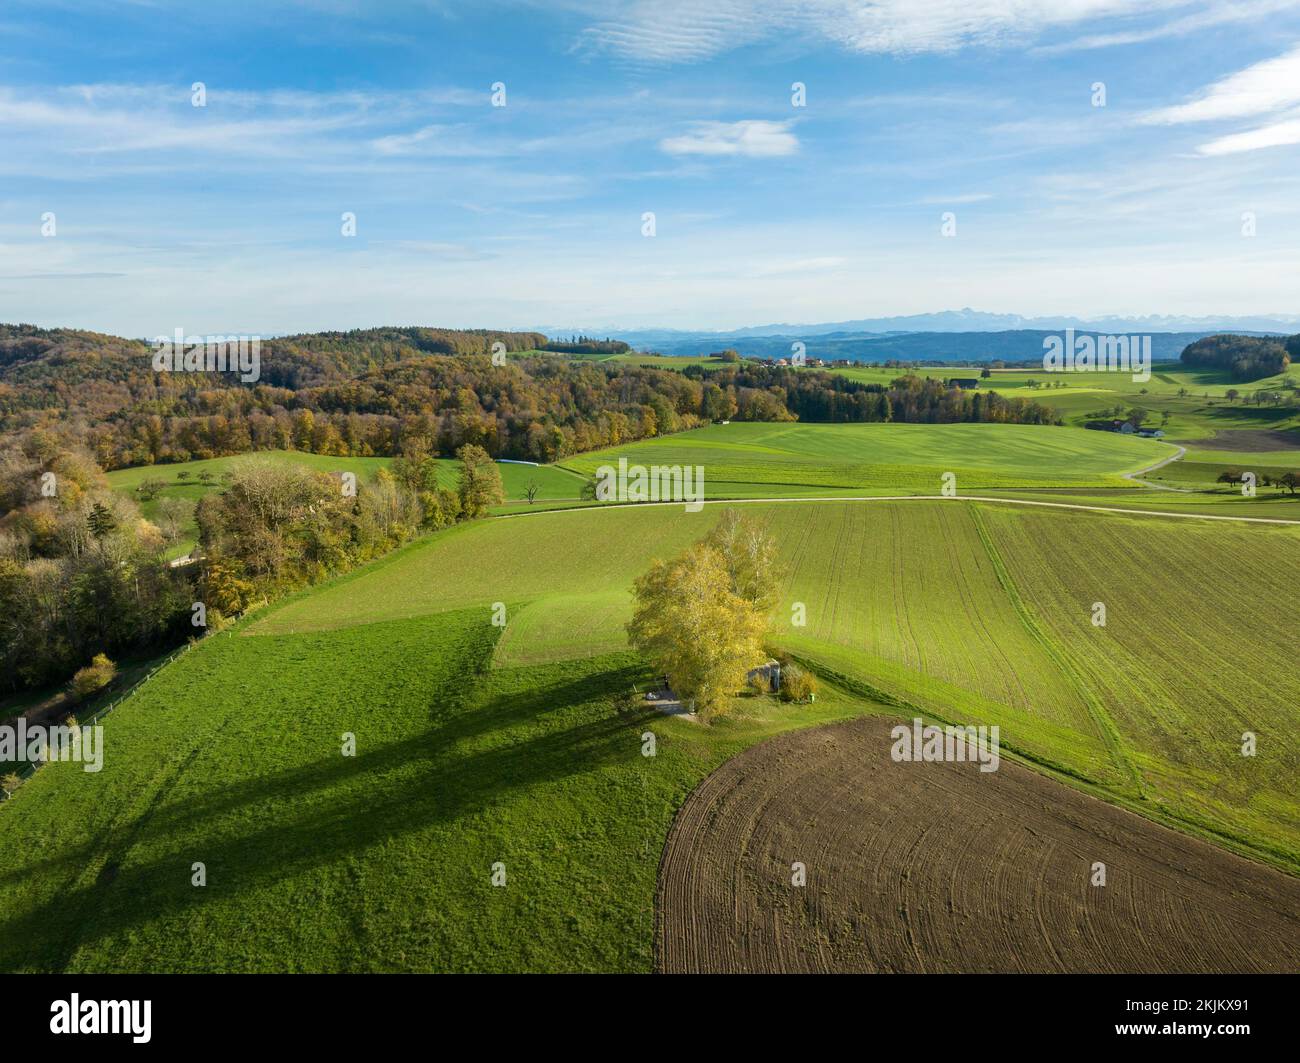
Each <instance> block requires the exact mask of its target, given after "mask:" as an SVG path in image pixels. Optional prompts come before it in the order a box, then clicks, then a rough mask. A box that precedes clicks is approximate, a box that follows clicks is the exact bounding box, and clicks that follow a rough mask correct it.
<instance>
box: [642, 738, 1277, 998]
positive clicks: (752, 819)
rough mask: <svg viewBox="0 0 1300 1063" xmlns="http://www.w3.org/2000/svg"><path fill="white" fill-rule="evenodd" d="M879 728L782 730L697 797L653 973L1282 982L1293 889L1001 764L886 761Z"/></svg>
mask: <svg viewBox="0 0 1300 1063" xmlns="http://www.w3.org/2000/svg"><path fill="white" fill-rule="evenodd" d="M898 722H900V721H896V720H881V719H864V720H855V721H852V722H850V723H845V724H836V725H834V726H830V727H821V728H815V729H812V730H808V731H800V732H796V733H793V734H788V735H782V736H780V737H778V738H774V739H772V740H770V741H767V742H764V743H762V744H761V745H758V746H755V747H754V748H753V749H750V750H748V751H746V752H745V753H742V754H741V755H740V756H737V757H735V758H734V759H732V760H730V761H728V762H727V763H726V764H724V765H723V766H722V767H721V768H719V769H718V770H717V771H715V772H714V773H713V774H712V775H710V776H709V777H708V778H707V779H706V780H705V781H704V782H703V783H702V784H701V785H700V787H699V789H698V790H696V792H695V793H694V794H692V795H691V797H690V798H689V799H688V800H687V802H686V804H685V805H684V806H683V807H682V809H681V811H680V812H679V813H678V816H677V819H676V821H675V822H674V823H673V827H672V830H671V832H670V833H669V836H668V842H667V845H666V847H665V849H664V855H663V860H662V862H661V864H660V868H659V888H658V896H657V898H656V902H657V903H656V909H657V926H656V943H655V944H656V952H657V960H658V966H659V968H660V969H661V970H665V971H670V972H681V971H730V972H734V971H749V972H774V971H781V972H799V971H809V972H815V971H868V972H891V971H892V972H904V971H930V972H936V971H948V972H954V971H956V972H961V971H1006V972H1016V971H1032V972H1052V971H1073V972H1160V973H1164V972H1191V973H1195V972H1207V971H1209V972H1220V971H1222V972H1230V971H1231V972H1236V971H1290V972H1294V971H1298V970H1300V879H1296V878H1293V877H1291V876H1289V875H1286V874H1283V873H1282V872H1280V871H1274V870H1272V869H1271V868H1267V867H1264V866H1263V865H1260V864H1256V863H1254V862H1252V861H1249V860H1246V859H1243V858H1241V857H1238V856H1235V855H1233V854H1232V853H1229V852H1227V851H1225V850H1222V849H1220V848H1218V847H1216V846H1214V845H1211V844H1210V843H1208V842H1204V841H1201V840H1199V839H1197V838H1192V837H1188V836H1185V835H1182V834H1180V833H1178V832H1176V831H1173V830H1169V829H1167V828H1164V827H1161V826H1159V825H1158V824H1155V823H1151V822H1149V821H1148V820H1145V819H1143V818H1141V817H1140V816H1137V815H1134V814H1132V813H1130V812H1126V811H1124V810H1122V809H1118V808H1115V807H1113V806H1111V805H1108V804H1105V803H1104V802H1101V801H1098V800H1095V799H1093V798H1091V797H1088V796H1087V795H1085V794H1082V793H1079V792H1077V791H1075V790H1072V789H1070V788H1069V787H1067V786H1065V785H1064V784H1062V783H1058V782H1055V781H1053V780H1052V779H1049V778H1046V777H1045V776H1041V775H1038V774H1037V773H1035V772H1032V771H1030V770H1028V769H1027V768H1023V767H1021V766H1019V765H1017V764H1013V763H1011V762H1010V761H1009V760H1006V759H1003V760H1002V762H1001V765H1000V767H999V769H998V770H997V771H996V772H988V773H981V772H980V771H979V770H978V768H977V766H976V765H973V764H969V763H966V764H954V763H947V764H944V763H895V762H894V761H893V760H892V759H891V758H890V755H889V750H890V744H891V739H890V734H889V731H890V728H891V727H892V726H893V725H894V724H896V723H898ZM795 861H799V862H802V863H803V864H804V865H805V866H806V868H807V884H806V885H805V886H803V887H796V886H794V885H792V884H791V876H792V871H791V865H792V864H793V863H794V862H795ZM1097 861H1100V862H1102V863H1104V864H1105V865H1106V885H1105V886H1093V885H1091V884H1090V876H1091V874H1092V865H1093V863H1094V862H1097Z"/></svg>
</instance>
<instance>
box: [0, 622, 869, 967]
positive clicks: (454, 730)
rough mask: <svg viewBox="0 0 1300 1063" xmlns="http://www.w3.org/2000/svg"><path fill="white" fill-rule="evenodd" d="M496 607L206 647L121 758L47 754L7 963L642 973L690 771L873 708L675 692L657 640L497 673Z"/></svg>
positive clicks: (9, 896)
mask: <svg viewBox="0 0 1300 1063" xmlns="http://www.w3.org/2000/svg"><path fill="white" fill-rule="evenodd" d="M498 630H499V629H496V628H493V627H492V626H491V625H490V624H489V623H487V622H486V613H485V611H484V610H473V611H469V612H459V613H449V614H441V615H437V616H430V617H423V618H420V619H417V620H406V621H393V622H387V623H381V624H375V625H369V626H363V627H353V628H347V629H342V630H338V631H333V632H327V633H319V634H314V635H307V636H291V637H290V636H280V637H263V638H252V639H248V638H240V637H238V636H237V635H236V636H233V637H231V636H226V635H220V636H216V637H214V638H211V639H208V640H206V641H205V642H204V643H202V644H200V645H199V646H198V647H197V648H196V649H194V650H192V651H191V652H190V653H189V654H187V655H185V656H184V657H183V658H182V659H181V660H180V661H179V662H178V663H177V664H176V665H174V666H172V667H171V668H169V669H168V670H167V671H166V672H164V673H162V674H160V676H159V677H158V678H156V679H155V680H154V682H153V683H151V684H150V685H149V686H148V687H146V688H144V689H143V690H142V691H141V692H140V694H139V695H137V697H136V698H135V699H133V702H132V703H131V704H129V705H127V706H124V707H123V708H121V709H119V710H118V712H117V713H116V714H114V716H113V717H112V718H111V720H110V723H109V725H108V736H107V740H108V747H107V752H106V765H105V768H104V770H103V772H101V773H100V774H98V775H90V774H86V773H83V772H80V771H78V770H77V769H76V767H75V766H70V765H52V766H49V767H46V768H44V769H42V771H41V772H39V773H38V775H37V777H36V779H34V780H33V781H32V782H30V783H28V784H27V786H26V787H24V788H23V790H22V791H20V793H19V794H18V796H17V797H16V798H15V799H14V800H13V801H12V802H9V803H8V804H7V805H6V806H5V807H4V808H3V809H2V810H0V820H3V834H2V835H0V912H2V913H3V915H0V927H2V928H3V933H0V969H4V970H15V969H19V970H74V971H77V970H152V971H199V970H213V969H217V970H229V971H256V970H407V971H410V970H519V969H525V970H640V971H645V970H648V969H649V968H650V966H651V963H652V955H651V947H652V918H653V915H652V912H653V896H654V884H655V875H656V870H657V867H658V861H659V853H660V849H661V848H662V844H663V839H664V837H665V836H666V834H667V830H668V826H669V822H670V820H671V817H672V814H673V812H674V811H675V809H676V808H677V806H678V805H679V804H680V803H681V801H682V800H684V799H685V797H686V795H687V794H688V793H689V792H690V790H691V789H692V788H693V787H694V786H695V785H696V784H697V783H698V781H699V780H700V779H702V778H703V777H704V776H705V775H706V774H707V773H708V772H709V771H711V770H712V769H713V768H714V767H716V766H717V765H718V764H720V763H721V762H722V761H723V760H725V759H726V758H727V757H729V756H731V755H733V754H734V753H736V752H738V751H739V750H741V749H743V748H745V747H746V746H748V745H750V744H752V743H753V742H755V741H758V740H760V739H761V738H764V737H766V736H768V735H771V734H775V733H778V732H780V731H782V730H785V729H788V728H790V727H791V726H806V725H809V724H813V723H817V722H825V721H830V720H835V719H843V718H845V717H846V716H849V715H853V714H856V713H859V712H861V711H862V704H861V702H860V701H858V700H856V699H853V698H847V697H842V696H838V697H837V696H835V695H834V694H832V696H830V697H824V698H821V699H819V701H818V703H817V704H816V705H814V706H807V707H804V708H801V709H798V710H790V709H788V708H784V707H778V706H777V704H776V703H775V702H773V701H772V700H771V699H744V700H742V701H741V702H740V704H741V705H742V707H743V709H744V711H748V712H749V713H750V714H751V715H749V716H748V718H738V719H735V720H731V721H726V722H724V723H721V724H719V725H718V726H716V727H711V728H705V727H701V726H700V725H698V724H695V723H691V722H688V721H684V720H674V719H668V718H663V717H660V716H658V715H653V716H650V715H647V714H646V713H645V712H644V710H643V709H641V708H639V707H637V708H631V707H630V706H631V705H633V704H635V703H634V702H633V701H632V699H630V698H629V694H628V692H629V690H630V688H631V686H632V684H633V683H635V682H638V681H639V682H640V683H641V684H642V688H643V689H644V683H645V679H646V676H645V674H644V670H643V668H642V666H641V665H640V664H639V663H638V662H637V660H636V659H635V658H634V657H632V656H630V655H628V654H626V653H624V654H619V655H613V656H604V657H600V658H596V659H592V660H588V661H584V662H569V663H566V664H557V665H551V666H549V667H546V666H543V667H536V666H534V667H528V668H501V669H495V670H489V669H488V664H489V660H490V657H491V653H492V646H493V638H494V636H495V634H496V633H497V632H498ZM323 661H329V662H330V666H329V667H322V664H321V662H323ZM647 729H651V730H653V732H654V733H655V734H656V735H657V737H658V749H657V755H656V756H655V757H654V758H646V757H643V756H642V755H641V746H642V738H641V736H642V734H643V733H644V732H645V731H646V730H647ZM345 732H352V733H354V734H355V735H356V740H357V756H356V757H355V758H345V757H343V756H342V755H341V754H340V741H341V736H342V735H343V734H344V733H345ZM195 861H202V862H203V863H204V864H205V865H206V868H207V885H206V886H203V887H196V886H193V885H191V874H192V872H191V867H192V865H193V863H194V862H195ZM497 861H500V862H502V863H504V864H505V869H506V874H507V882H506V885H505V887H502V888H495V887H493V886H492V885H491V884H490V876H491V874H492V867H493V864H494V863H496V862H497Z"/></svg>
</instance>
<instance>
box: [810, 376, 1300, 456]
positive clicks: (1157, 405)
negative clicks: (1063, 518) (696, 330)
mask: <svg viewBox="0 0 1300 1063" xmlns="http://www.w3.org/2000/svg"><path fill="white" fill-rule="evenodd" d="M829 371H830V372H833V373H836V374H838V375H840V376H845V377H848V378H849V379H851V380H857V381H861V382H863V383H868V384H882V385H888V384H889V382H890V381H892V380H894V379H896V378H897V377H899V376H900V375H902V373H903V372H905V370H902V369H887V368H885V367H883V366H868V365H859V366H850V367H841V368H835V369H832V370H829ZM910 371H911V372H914V373H916V374H917V375H918V376H926V377H935V378H937V379H940V380H949V379H951V378H953V377H971V376H978V375H979V370H978V369H973V368H971V367H969V366H967V367H964V368H962V367H948V366H943V367H934V366H927V367H921V368H917V369H914V370H910ZM1288 382H1289V383H1290V384H1300V367H1298V366H1291V367H1290V368H1289V369H1288V370H1287V372H1286V373H1282V374H1279V375H1277V376H1273V377H1267V378H1265V379H1262V380H1256V381H1252V382H1250V383H1247V384H1243V383H1240V382H1238V381H1234V380H1232V379H1231V377H1230V376H1229V375H1228V374H1227V373H1226V372H1222V371H1217V370H1209V369H1185V368H1183V367H1182V366H1181V365H1180V364H1179V363H1160V364H1157V365H1155V366H1153V367H1152V372H1151V378H1150V379H1149V380H1146V381H1136V380H1134V379H1133V377H1132V374H1131V373H1048V372H1045V371H1043V370H1041V369H1023V368H1021V369H993V370H991V371H990V376H989V378H988V379H981V380H980V388H981V389H983V390H988V391H996V392H998V394H1000V395H1005V396H1006V397H1008V398H1022V399H1032V400H1033V401H1035V402H1040V403H1042V404H1043V405H1045V406H1052V407H1054V408H1055V409H1056V410H1057V411H1058V412H1059V413H1060V414H1061V416H1062V419H1063V420H1064V421H1065V423H1066V424H1068V425H1074V426H1076V427H1077V426H1080V425H1082V424H1083V423H1084V422H1085V421H1087V420H1090V419H1092V418H1094V417H1098V416H1101V415H1103V414H1105V415H1106V416H1109V411H1111V410H1112V409H1113V408H1114V407H1115V406H1118V405H1122V406H1124V408H1125V410H1126V411H1127V410H1129V409H1132V408H1133V407H1142V408H1143V409H1145V410H1147V411H1148V412H1149V413H1150V414H1151V415H1152V416H1151V418H1150V421H1149V423H1150V424H1151V425H1152V426H1154V427H1159V428H1161V429H1162V430H1163V431H1164V432H1165V435H1166V438H1167V439H1168V440H1170V441H1172V442H1175V443H1182V444H1189V443H1190V444H1194V445H1195V444H1199V443H1200V442H1201V441H1206V440H1212V439H1213V438H1214V437H1215V436H1216V435H1217V434H1218V433H1220V432H1228V433H1232V432H1236V431H1241V430H1250V431H1261V430H1262V431H1270V432H1274V431H1275V432H1292V433H1293V434H1294V435H1295V438H1296V449H1300V409H1298V408H1297V407H1298V406H1300V399H1297V398H1296V393H1295V392H1291V391H1285V390H1283V387H1282V386H1283V384H1284V383H1288ZM1230 389H1235V390H1237V391H1238V392H1240V393H1241V394H1242V395H1243V396H1245V395H1250V394H1253V393H1255V392H1256V391H1265V392H1272V393H1275V394H1278V395H1281V396H1282V397H1283V399H1284V402H1283V404H1281V405H1277V406H1274V405H1262V406H1256V405H1251V404H1247V403H1246V402H1245V401H1243V399H1241V398H1238V399H1237V400H1235V401H1230V400H1228V398H1227V397H1226V394H1227V392H1228V391H1229V390H1230ZM1179 392H1186V394H1182V395H1180V394H1179ZM1165 413H1168V415H1169V416H1168V419H1167V420H1166V419H1164V417H1163V415H1164V414H1165ZM1225 449H1233V448H1225Z"/></svg>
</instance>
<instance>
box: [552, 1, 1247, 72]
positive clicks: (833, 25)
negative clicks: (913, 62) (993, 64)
mask: <svg viewBox="0 0 1300 1063" xmlns="http://www.w3.org/2000/svg"><path fill="white" fill-rule="evenodd" d="M1227 6H1231V5H1227V4H1224V3H1222V2H1221V0H1199V2H1198V0H925V2H918V0H715V2H714V3H711V4H700V3H698V0H623V2H622V3H616V4H613V5H610V4H608V3H606V4H604V5H603V7H604V8H605V12H606V13H605V14H604V15H603V17H599V20H598V21H596V22H594V23H593V24H592V25H590V26H588V27H587V28H586V29H584V30H583V31H582V33H581V35H580V37H579V40H578V45H577V46H578V48H579V49H580V50H587V51H596V52H605V53H609V54H612V55H617V56H621V57H623V58H626V59H632V60H637V61H641V62H649V63H689V62H699V61H702V60H707V59H711V58H713V57H714V56H717V55H720V54H722V53H724V52H728V51H731V50H733V49H736V48H741V47H744V46H746V45H749V44H753V43H755V42H758V41H761V40H764V39H766V38H768V37H771V36H773V35H776V34H789V33H796V34H800V35H803V36H806V37H809V38H812V39H815V40H821V41H831V42H834V43H836V44H838V45H840V46H842V47H844V48H847V49H849V50H851V51H855V52H864V53H873V54H881V53H892V54H916V53H922V52H950V51H954V50H956V49H958V48H962V47H965V46H968V45H985V46H989V45H993V46H996V45H1000V44H1004V43H1008V42H1020V41H1024V40H1031V39H1033V38H1034V37H1036V36H1037V35H1039V34H1041V33H1043V32H1044V31H1047V30H1050V29H1054V28H1060V27H1069V26H1074V25H1078V24H1081V23H1085V22H1089V21H1095V20H1102V19H1113V18H1117V17H1131V16H1134V15H1144V14H1150V13H1151V12H1153V11H1168V10H1178V9H1183V8H1188V7H1196V8H1200V9H1202V10H1203V11H1204V10H1206V9H1209V10H1215V9H1219V8H1224V7H1227ZM611 7H612V12H610V8H611Z"/></svg>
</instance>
